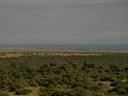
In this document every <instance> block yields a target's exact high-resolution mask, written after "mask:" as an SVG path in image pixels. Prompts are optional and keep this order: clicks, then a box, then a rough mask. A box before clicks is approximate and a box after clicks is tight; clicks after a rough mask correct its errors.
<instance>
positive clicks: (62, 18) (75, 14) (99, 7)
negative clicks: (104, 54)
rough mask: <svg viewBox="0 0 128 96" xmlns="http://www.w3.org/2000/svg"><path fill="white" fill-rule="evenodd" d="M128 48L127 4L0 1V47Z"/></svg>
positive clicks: (116, 0) (117, 0)
mask: <svg viewBox="0 0 128 96" xmlns="http://www.w3.org/2000/svg"><path fill="white" fill-rule="evenodd" d="M107 43H109V44H128V0H0V44H107Z"/></svg>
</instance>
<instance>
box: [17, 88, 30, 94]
mask: <svg viewBox="0 0 128 96" xmlns="http://www.w3.org/2000/svg"><path fill="white" fill-rule="evenodd" d="M30 92H31V90H30V89H18V90H16V92H15V94H16V95H27V94H28V93H30Z"/></svg>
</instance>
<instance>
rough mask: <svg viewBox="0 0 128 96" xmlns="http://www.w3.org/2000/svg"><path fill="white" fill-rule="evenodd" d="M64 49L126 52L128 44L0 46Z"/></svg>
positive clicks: (3, 45)
mask: <svg viewBox="0 0 128 96" xmlns="http://www.w3.org/2000/svg"><path fill="white" fill-rule="evenodd" d="M10 47H11V48H19V47H23V48H24V47H27V48H66V49H96V50H128V44H113V45H112V44H15V45H14V44H13V45H10V44H6V45H5V44H1V45H0V48H10Z"/></svg>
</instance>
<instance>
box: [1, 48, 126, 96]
mask: <svg viewBox="0 0 128 96" xmlns="http://www.w3.org/2000/svg"><path fill="white" fill-rule="evenodd" d="M40 50H41V49H40ZM40 50H39V51H38V49H36V51H34V50H33V51H32V50H30V51H29V52H27V51H24V50H21V51H16V52H14V50H13V51H11V50H9V51H8V50H7V49H6V50H4V51H3V49H2V51H0V55H1V56H4V55H5V54H15V55H17V54H18V55H19V54H20V56H14V55H11V56H10V55H9V57H1V58H0V96H9V94H10V93H13V95H14V96H17V95H26V96H30V94H34V96H35V94H37V96H126V95H128V74H127V73H128V53H127V51H123V52H121V51H96V50H94V51H88V50H78V51H77V50H75V51H72V50H62V52H61V51H58V52H57V50H56V51H47V50H46V49H45V51H40ZM49 50H51V49H49ZM6 51H7V52H6ZM125 52H126V53H125ZM41 54H42V55H41ZM44 54H45V55H44ZM53 54H54V55H53ZM56 54H57V55H56ZM63 54H64V55H63ZM65 54H67V55H65ZM81 54H84V55H81ZM34 89H35V90H36V91H35V90H34ZM37 89H38V90H37ZM11 96H12V95H11ZM31 96H32V95H31Z"/></svg>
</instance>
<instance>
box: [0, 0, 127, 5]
mask: <svg viewBox="0 0 128 96" xmlns="http://www.w3.org/2000/svg"><path fill="white" fill-rule="evenodd" d="M119 1H122V0H1V1H0V5H17V6H18V5H57V4H79V3H86V4H99V3H111V2H119ZM123 1H125V0H123Z"/></svg>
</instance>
